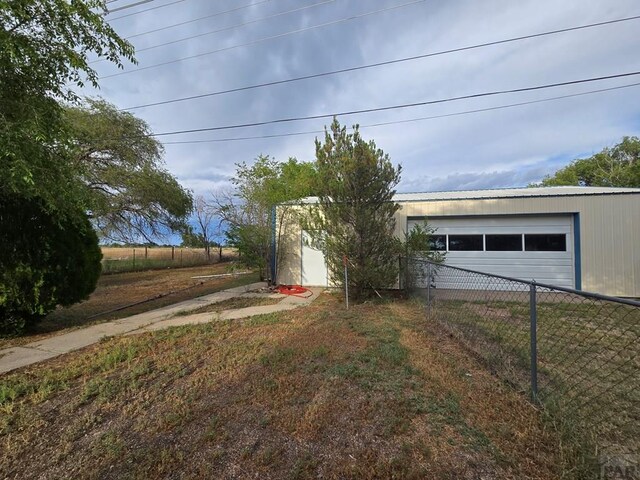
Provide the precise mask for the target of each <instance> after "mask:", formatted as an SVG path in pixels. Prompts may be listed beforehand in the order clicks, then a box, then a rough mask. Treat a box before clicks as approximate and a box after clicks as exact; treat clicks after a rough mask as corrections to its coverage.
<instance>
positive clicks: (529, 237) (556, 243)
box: [524, 233, 567, 252]
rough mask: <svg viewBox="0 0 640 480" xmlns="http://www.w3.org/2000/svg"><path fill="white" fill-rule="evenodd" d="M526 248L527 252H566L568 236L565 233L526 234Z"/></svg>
mask: <svg viewBox="0 0 640 480" xmlns="http://www.w3.org/2000/svg"><path fill="white" fill-rule="evenodd" d="M524 249H525V250H526V251H527V252H566V251H567V236H566V235H565V234H564V233H549V234H525V236H524Z"/></svg>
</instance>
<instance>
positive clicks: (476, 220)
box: [277, 187, 640, 297]
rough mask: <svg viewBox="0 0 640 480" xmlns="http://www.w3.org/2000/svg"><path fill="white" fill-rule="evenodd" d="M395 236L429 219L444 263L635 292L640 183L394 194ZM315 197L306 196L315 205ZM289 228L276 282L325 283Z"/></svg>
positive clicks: (317, 259) (317, 261)
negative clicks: (396, 207) (630, 186)
mask: <svg viewBox="0 0 640 480" xmlns="http://www.w3.org/2000/svg"><path fill="white" fill-rule="evenodd" d="M394 200H395V201H396V202H398V203H399V204H400V206H401V208H400V210H399V211H398V212H397V214H396V235H397V236H402V235H403V233H404V232H405V231H407V230H408V229H410V228H411V227H412V226H413V225H415V224H416V223H422V222H424V221H425V220H426V221H428V223H429V225H430V226H431V227H434V228H435V229H436V232H435V234H434V235H433V238H432V248H433V249H436V250H441V251H446V252H447V254H446V260H445V263H446V264H448V265H452V266H458V267H463V268H468V269H471V270H477V271H481V272H486V273H493V274H499V275H506V276H510V277H515V278H521V279H525V280H531V279H535V280H536V281H538V282H542V283H549V284H553V285H558V286H563V287H570V288H576V289H579V290H580V289H584V290H589V291H595V292H600V293H604V294H609V295H618V296H627V297H640V189H623V188H604V187H545V188H520V189H501V190H476V191H452V192H434V193H408V194H397V195H396V196H395V197H394ZM314 201H315V199H313V198H309V199H305V203H307V204H313V203H314ZM305 235H306V232H303V231H302V230H301V229H300V228H293V229H291V231H289V232H287V236H286V240H283V242H286V243H287V245H286V248H285V249H284V250H285V251H286V252H287V253H286V255H284V257H283V258H282V259H281V262H280V265H277V278H278V282H279V283H286V284H302V285H329V284H330V282H331V279H330V278H329V275H328V273H327V268H326V265H325V263H324V256H323V253H322V252H319V251H317V250H314V249H312V248H311V247H309V246H308V244H307V242H305V240H304V237H305Z"/></svg>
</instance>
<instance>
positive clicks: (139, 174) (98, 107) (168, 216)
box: [65, 99, 193, 241]
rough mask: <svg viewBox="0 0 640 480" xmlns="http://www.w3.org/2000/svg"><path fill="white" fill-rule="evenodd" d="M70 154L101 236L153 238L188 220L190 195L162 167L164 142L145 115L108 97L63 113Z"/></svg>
mask: <svg viewBox="0 0 640 480" xmlns="http://www.w3.org/2000/svg"><path fill="white" fill-rule="evenodd" d="M65 118H66V121H67V122H68V124H69V131H70V137H71V139H72V141H73V143H72V147H71V159H72V163H73V165H74V170H75V171H76V172H77V175H79V177H80V180H81V182H82V185H84V186H85V190H86V191H85V192H84V194H85V196H86V205H87V207H88V211H89V212H90V215H91V218H92V221H93V223H94V226H96V228H97V229H98V232H99V234H100V236H101V237H103V238H108V239H115V240H120V241H133V240H134V239H136V238H145V239H146V240H147V241H150V239H151V238H153V237H157V236H160V235H162V234H163V233H164V232H167V231H178V230H180V229H182V228H183V226H184V225H185V222H186V219H187V217H188V215H189V213H190V212H191V209H192V205H193V203H192V198H191V194H190V193H189V192H188V191H186V190H185V189H184V188H183V187H182V186H181V185H180V184H179V183H178V182H177V181H176V179H175V178H174V177H173V176H172V175H171V174H170V173H169V172H167V171H166V170H165V169H164V166H163V162H162V155H163V152H164V149H163V147H162V144H161V143H160V142H159V141H158V140H156V139H155V138H153V137H151V136H150V133H151V130H150V128H149V126H148V125H147V123H146V122H145V121H144V120H141V119H139V118H137V117H135V116H134V115H132V114H130V113H128V112H123V111H120V110H118V109H117V108H116V107H115V105H112V104H110V103H107V102H105V101H104V100H95V99H87V101H86V104H85V105H73V106H68V107H67V108H66V112H65Z"/></svg>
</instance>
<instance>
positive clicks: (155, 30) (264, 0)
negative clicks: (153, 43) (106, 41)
mask: <svg viewBox="0 0 640 480" xmlns="http://www.w3.org/2000/svg"><path fill="white" fill-rule="evenodd" d="M270 1H271V0H262V1H260V2H255V3H250V4H248V5H243V6H241V7H236V8H232V9H231V10H224V11H222V12H216V13H212V14H209V15H205V16H204V17H198V18H194V19H192V20H186V21H184V22H180V23H174V24H171V25H167V26H166V27H159V28H154V29H153V30H147V31H146V32H141V33H136V34H135V35H130V36H128V37H125V40H131V39H132V38H136V37H141V36H143V35H148V34H150V33H156V32H162V31H163V30H168V29H170V28H175V27H181V26H182V25H188V24H190V23H194V22H199V21H200V20H205V19H207V18H213V17H219V16H220V15H224V14H226V13H232V12H237V11H238V10H243V9H245V8H249V7H253V6H255V5H260V4H261V3H267V2H270ZM331 1H335V0H331ZM138 51H141V50H138Z"/></svg>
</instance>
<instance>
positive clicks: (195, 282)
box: [0, 263, 258, 349]
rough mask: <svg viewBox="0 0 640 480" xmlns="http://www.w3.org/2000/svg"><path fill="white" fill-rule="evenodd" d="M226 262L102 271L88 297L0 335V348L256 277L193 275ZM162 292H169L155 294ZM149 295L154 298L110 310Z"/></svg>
mask: <svg viewBox="0 0 640 480" xmlns="http://www.w3.org/2000/svg"><path fill="white" fill-rule="evenodd" d="M229 266H230V264H229V263H220V264H215V265H205V266H199V267H189V268H172V269H164V270H150V271H146V272H128V273H115V274H110V275H102V276H101V277H100V279H99V280H98V286H97V288H96V290H95V291H94V292H93V293H92V294H91V296H90V297H89V299H88V300H85V301H84V302H81V303H78V304H76V305H72V306H71V307H69V308H59V309H57V310H56V311H54V312H52V313H51V314H50V315H48V316H47V317H46V318H45V319H44V320H43V321H42V322H40V323H38V324H37V325H35V326H34V327H33V328H32V329H31V331H29V332H27V333H26V334H25V335H23V336H21V337H18V338H4V339H3V338H0V349H1V348H7V347H11V346H15V345H23V344H25V343H29V342H33V341H37V340H41V339H42V338H44V337H46V336H49V335H51V334H53V333H61V332H63V331H67V330H69V329H72V328H79V327H83V326H87V325H91V324H95V323H99V322H105V321H108V320H112V319H114V318H122V317H126V316H130V315H135V314H137V313H142V312H146V311H149V310H153V309H156V308H160V307H163V306H166V305H171V304H173V303H178V302H181V301H183V300H188V299H190V298H195V297H199V296H202V295H208V294H210V293H214V292H217V291H220V290H224V289H226V288H231V287H235V286H238V285H242V284H246V283H252V282H257V281H258V278H257V275H254V274H249V275H239V276H236V277H219V278H210V279H206V278H199V279H194V278H192V277H195V276H203V275H216V274H224V273H227V272H228V270H229ZM172 292H174V293H172ZM165 294H170V295H166V296H162V297H160V298H156V297H159V296H161V295H165ZM149 299H153V300H151V301H149V302H145V303H142V304H139V305H135V306H132V307H129V308H126V309H123V310H118V311H113V310H114V309H118V308H121V307H124V306H127V305H131V304H133V303H136V302H141V301H144V300H149Z"/></svg>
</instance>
